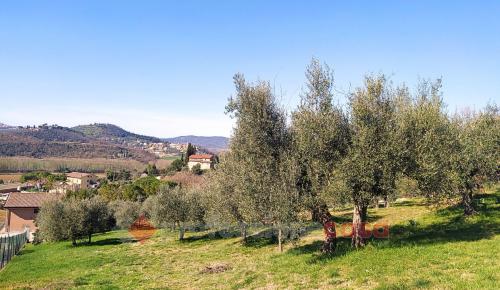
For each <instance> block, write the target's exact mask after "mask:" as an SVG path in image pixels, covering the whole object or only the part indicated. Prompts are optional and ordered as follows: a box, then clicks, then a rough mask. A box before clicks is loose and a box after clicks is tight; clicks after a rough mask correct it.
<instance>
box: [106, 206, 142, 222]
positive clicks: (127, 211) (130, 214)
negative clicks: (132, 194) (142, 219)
mask: <svg viewBox="0 0 500 290" xmlns="http://www.w3.org/2000/svg"><path fill="white" fill-rule="evenodd" d="M109 207H110V209H111V211H112V212H113V217H114V219H115V221H116V225H117V226H118V227H119V228H121V229H128V228H129V227H130V226H131V225H132V224H133V223H134V222H135V221H136V220H137V218H139V215H140V210H141V204H140V203H139V202H133V201H125V200H117V201H113V202H111V203H110V205H109Z"/></svg>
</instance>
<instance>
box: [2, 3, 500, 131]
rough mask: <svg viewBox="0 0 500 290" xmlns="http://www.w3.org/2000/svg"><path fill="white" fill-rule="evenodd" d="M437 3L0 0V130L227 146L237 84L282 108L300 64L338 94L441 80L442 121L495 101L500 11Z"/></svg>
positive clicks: (295, 90) (290, 99) (296, 90)
mask: <svg viewBox="0 0 500 290" xmlns="http://www.w3.org/2000/svg"><path fill="white" fill-rule="evenodd" d="M436 2H437V1H418V2H416V1H415V2H409V1H401V2H397V1H377V3H374V2H372V1H352V2H349V3H347V2H344V1H342V2H341V1H303V2H301V3H299V2H290V1H273V2H272V3H270V2H268V1H248V2H247V3H243V2H240V1H234V2H233V1H218V2H214V3H208V2H204V1H182V2H168V1H148V2H131V1H130V2H129V1H106V2H103V1H72V2H65V1H26V2H18V1H12V2H4V3H2V7H1V9H0V100H1V102H0V104H1V107H2V109H3V110H2V113H1V115H0V122H1V123H6V124H9V125H24V126H25V125H38V124H42V123H48V124H59V125H63V126H75V125H80V124H89V123H112V124H115V125H118V126H120V127H122V128H124V129H126V130H129V131H132V132H134V133H138V134H144V135H152V136H157V137H173V136H178V135H203V136H215V135H220V136H230V134H231V128H232V126H233V120H231V119H230V118H229V116H227V115H225V114H224V107H225V105H226V102H227V99H228V97H230V96H231V94H233V93H234V86H233V82H232V76H233V75H234V74H235V73H237V72H241V73H243V74H245V76H246V78H247V79H248V80H249V81H256V80H268V81H270V82H271V84H272V85H274V87H275V91H276V94H277V95H278V96H279V99H280V100H281V102H282V103H283V105H284V106H285V108H286V109H287V110H289V111H290V110H293V109H294V108H295V106H296V105H297V103H298V100H299V95H300V93H301V90H302V87H303V86H304V81H305V77H304V70H305V67H306V65H307V64H308V63H309V62H310V60H311V58H312V57H316V58H318V59H320V60H321V61H322V62H326V63H327V64H328V65H329V66H330V67H331V68H332V69H333V70H334V75H335V83H336V88H337V91H338V92H348V91H350V90H352V89H353V88H355V87H356V86H358V85H360V84H361V81H362V78H363V75H364V74H366V73H378V72H382V73H385V74H387V75H388V76H389V77H390V79H391V80H392V81H393V82H394V83H395V84H399V83H401V82H405V83H406V84H407V85H408V86H409V87H410V88H412V89H414V88H415V86H416V84H417V82H418V80H419V78H430V79H435V78H439V77H442V78H443V85H444V86H443V91H444V100H445V102H446V103H447V104H448V108H449V110H450V111H455V110H460V109H462V108H473V109H480V108H482V107H484V106H485V105H486V104H487V103H489V102H496V103H497V104H498V103H499V100H500V93H499V92H500V82H499V77H500V20H499V19H498V15H500V2H496V1H484V2H482V4H481V5H478V4H477V3H474V2H468V1H439V3H436ZM336 96H337V97H339V98H343V97H344V96H343V94H342V93H337V94H336Z"/></svg>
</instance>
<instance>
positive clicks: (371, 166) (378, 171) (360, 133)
mask: <svg viewBox="0 0 500 290" xmlns="http://www.w3.org/2000/svg"><path fill="white" fill-rule="evenodd" d="M394 104H395V103H394V91H393V90H392V89H391V86H390V85H389V84H388V82H387V80H386V79H385V77H384V76H383V75H380V76H367V77H366V78H365V82H364V86H363V87H361V88H358V89H357V90H356V91H355V92H354V93H353V94H351V95H350V97H349V113H350V116H349V122H350V131H351V133H350V135H351V139H350V146H349V150H348V153H347V155H346V157H345V158H344V159H343V160H342V161H341V162H340V164H339V166H338V167H337V168H336V170H335V175H334V177H333V179H336V180H335V182H333V184H338V185H339V187H338V188H334V189H333V190H332V192H334V193H335V192H336V194H339V195H345V196H344V198H347V199H348V200H349V201H350V202H352V204H353V206H354V209H353V218H352V224H353V225H352V227H353V232H352V245H353V246H354V247H356V248H357V247H361V246H363V245H364V243H365V242H364V238H363V236H364V231H365V228H364V223H365V222H366V219H367V209H368V205H369V204H370V202H371V201H372V200H373V199H374V198H376V197H379V196H387V195H388V194H389V193H390V192H392V191H394V190H395V186H396V185H395V180H396V176H397V173H398V164H397V163H396V162H394V160H395V159H397V154H398V153H397V152H398V150H399V148H398V147H397V146H396V145H395V143H394V142H393V140H395V137H394V136H393V134H395V132H396V122H395V118H394V111H395V105H394ZM338 191H340V192H338Z"/></svg>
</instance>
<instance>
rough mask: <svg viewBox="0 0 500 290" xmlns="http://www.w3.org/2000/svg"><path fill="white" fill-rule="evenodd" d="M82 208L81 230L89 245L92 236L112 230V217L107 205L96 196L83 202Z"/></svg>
mask: <svg viewBox="0 0 500 290" xmlns="http://www.w3.org/2000/svg"><path fill="white" fill-rule="evenodd" d="M82 207H83V210H84V218H83V221H82V223H83V225H82V228H83V232H84V234H85V235H86V236H87V237H88V243H89V244H90V243H91V242H92V235H93V234H95V233H104V232H107V231H109V230H111V229H112V228H113V226H114V220H113V215H112V212H111V211H110V209H109V207H108V204H107V203H106V202H105V201H104V200H102V199H101V198H100V197H98V196H96V197H93V198H89V199H85V200H83V201H82Z"/></svg>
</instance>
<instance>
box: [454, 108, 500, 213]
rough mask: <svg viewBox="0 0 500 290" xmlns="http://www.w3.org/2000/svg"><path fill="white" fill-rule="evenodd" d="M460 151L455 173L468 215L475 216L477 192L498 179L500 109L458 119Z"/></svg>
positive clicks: (462, 115) (457, 156)
mask: <svg viewBox="0 0 500 290" xmlns="http://www.w3.org/2000/svg"><path fill="white" fill-rule="evenodd" d="M454 124H455V126H456V127H455V129H456V133H457V137H458V142H459V144H458V150H456V154H455V155H454V157H455V158H454V159H453V170H454V172H455V173H456V177H457V181H458V193H459V195H460V197H461V199H462V206H463V208H464V215H472V214H473V213H474V212H475V209H474V207H473V204H472V196H473V194H474V192H476V191H477V190H479V189H480V188H481V187H482V185H483V183H484V182H485V181H487V180H491V179H495V178H496V174H497V170H498V161H499V160H500V142H499V140H500V116H499V110H498V108H497V107H496V106H488V107H487V108H486V109H485V110H484V111H481V112H479V113H471V114H465V113H464V114H461V115H457V116H456V117H455V119H454Z"/></svg>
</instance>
